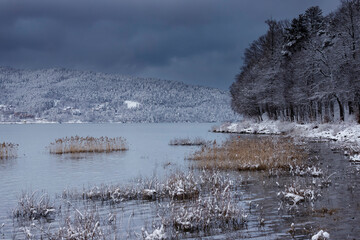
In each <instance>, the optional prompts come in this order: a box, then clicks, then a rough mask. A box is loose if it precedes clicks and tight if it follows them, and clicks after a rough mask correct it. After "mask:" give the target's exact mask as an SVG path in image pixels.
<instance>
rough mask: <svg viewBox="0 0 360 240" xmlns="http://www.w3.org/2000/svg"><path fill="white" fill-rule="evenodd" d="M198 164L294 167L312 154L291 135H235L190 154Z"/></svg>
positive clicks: (234, 167) (238, 167) (225, 167)
mask: <svg viewBox="0 0 360 240" xmlns="http://www.w3.org/2000/svg"><path fill="white" fill-rule="evenodd" d="M189 159H191V160H196V161H197V165H196V166H197V167H200V168H206V169H222V170H239V171H244V170H271V169H284V170H290V169H291V167H292V166H299V165H303V164H304V163H305V161H306V160H307V159H308V154H307V151H306V149H305V148H304V147H303V146H300V145H298V144H296V143H295V141H294V140H293V139H291V138H279V137H262V138H240V137H239V138H231V139H230V140H227V141H225V142H224V143H223V144H221V145H218V144H216V143H213V144H212V145H207V146H203V147H202V148H201V150H199V151H197V152H195V153H194V154H193V155H191V156H190V157H189Z"/></svg>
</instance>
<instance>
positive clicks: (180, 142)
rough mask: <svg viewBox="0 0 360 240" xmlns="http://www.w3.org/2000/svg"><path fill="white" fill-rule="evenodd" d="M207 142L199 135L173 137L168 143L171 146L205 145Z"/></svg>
mask: <svg viewBox="0 0 360 240" xmlns="http://www.w3.org/2000/svg"><path fill="white" fill-rule="evenodd" d="M207 143H208V142H207V141H205V140H204V139H202V138H200V137H196V138H194V139H190V138H174V139H172V140H170V142H169V145H171V146H201V145H206V144H207Z"/></svg>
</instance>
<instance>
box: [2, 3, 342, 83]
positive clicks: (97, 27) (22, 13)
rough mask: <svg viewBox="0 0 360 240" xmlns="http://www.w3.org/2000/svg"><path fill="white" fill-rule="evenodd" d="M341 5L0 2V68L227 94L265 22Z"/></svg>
mask: <svg viewBox="0 0 360 240" xmlns="http://www.w3.org/2000/svg"><path fill="white" fill-rule="evenodd" d="M315 5H318V6H320V7H321V9H323V12H324V13H325V14H327V13H329V12H331V11H333V10H335V9H336V8H337V6H338V5H339V0H318V1H316V0H222V1H221V0H176V1H175V0H97V1H95V0H31V1H26V0H1V1H0V65H1V66H11V67H16V68H29V69H39V68H49V67H64V68H71V69H80V70H92V71H101V72H110V73H120V74H125V75H132V76H142V77H156V78H162V79H169V80H177V81H183V82H186V83H191V84H197V85H204V86H210V87H218V88H221V89H228V88H229V86H230V84H231V83H232V82H233V80H234V76H235V74H237V73H238V71H239V67H240V66H241V64H242V55H243V51H244V49H245V48H246V47H247V46H248V45H249V44H250V43H251V42H252V41H253V40H255V39H256V38H258V37H259V36H260V35H262V34H264V33H265V31H266V24H265V23H264V21H265V20H266V19H269V18H273V19H277V20H281V19H291V18H293V17H296V16H297V15H298V14H300V13H303V12H304V11H305V10H306V9H307V8H308V7H310V6H315Z"/></svg>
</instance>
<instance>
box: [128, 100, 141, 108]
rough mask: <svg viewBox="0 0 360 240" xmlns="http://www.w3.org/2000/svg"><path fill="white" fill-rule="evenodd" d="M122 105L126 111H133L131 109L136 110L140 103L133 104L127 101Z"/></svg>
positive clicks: (133, 102)
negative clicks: (124, 105)
mask: <svg viewBox="0 0 360 240" xmlns="http://www.w3.org/2000/svg"><path fill="white" fill-rule="evenodd" d="M124 104H126V106H127V108H128V109H133V108H138V107H140V103H139V102H135V101H129V100H126V101H124Z"/></svg>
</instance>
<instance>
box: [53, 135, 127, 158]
mask: <svg viewBox="0 0 360 240" xmlns="http://www.w3.org/2000/svg"><path fill="white" fill-rule="evenodd" d="M125 150H128V147H127V143H126V140H125V139H124V138H121V137H115V138H109V137H99V138H94V137H90V136H88V137H79V136H75V137H65V138H59V139H56V140H55V142H53V143H51V144H50V153H52V154H64V153H104V152H105V153H109V152H114V151H125Z"/></svg>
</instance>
